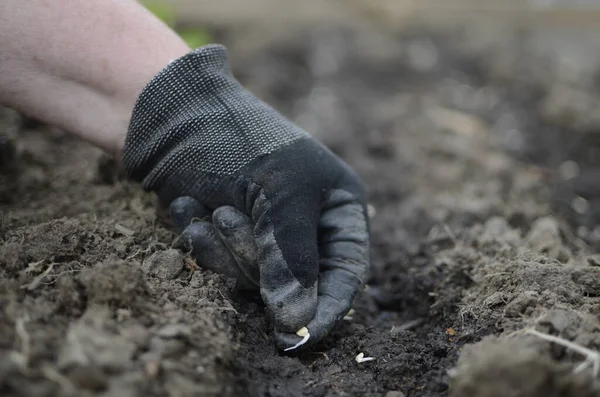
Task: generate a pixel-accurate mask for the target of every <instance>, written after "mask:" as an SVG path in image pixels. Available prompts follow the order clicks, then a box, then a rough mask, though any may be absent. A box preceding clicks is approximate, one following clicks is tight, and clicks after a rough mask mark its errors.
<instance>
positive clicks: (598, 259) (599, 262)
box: [585, 254, 600, 266]
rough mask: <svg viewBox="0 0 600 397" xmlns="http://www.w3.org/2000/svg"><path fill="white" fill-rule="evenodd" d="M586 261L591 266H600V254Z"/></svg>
mask: <svg viewBox="0 0 600 397" xmlns="http://www.w3.org/2000/svg"><path fill="white" fill-rule="evenodd" d="M585 259H586V261H587V263H588V264H589V265H590V266H600V254H597V255H590V256H588V257H587V258H585Z"/></svg>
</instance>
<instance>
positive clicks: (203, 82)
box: [123, 44, 238, 182]
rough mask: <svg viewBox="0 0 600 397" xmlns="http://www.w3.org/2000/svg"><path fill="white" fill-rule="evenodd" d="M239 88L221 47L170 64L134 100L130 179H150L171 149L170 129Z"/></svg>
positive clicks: (126, 160)
mask: <svg viewBox="0 0 600 397" xmlns="http://www.w3.org/2000/svg"><path fill="white" fill-rule="evenodd" d="M236 86H238V83H237V81H235V79H234V78H233V76H232V75H231V70H230V67H229V57H228V52H227V48H226V47H225V46H223V45H220V44H210V45H206V46H203V47H199V48H197V49H195V50H193V51H190V52H189V53H187V54H186V55H184V56H182V57H180V58H178V59H175V60H172V61H171V62H170V63H169V64H168V65H167V66H165V67H164V68H163V69H162V70H161V71H160V72H159V73H158V74H157V75H156V76H154V77H153V78H152V80H150V82H149V83H148V84H147V85H146V86H145V87H144V88H143V90H142V92H141V93H140V95H139V96H138V98H137V100H136V103H135V106H134V108H133V112H132V116H131V120H130V123H129V129H128V132H127V135H126V137H125V145H124V149H123V166H124V169H125V172H126V173H127V176H128V177H129V178H130V179H131V180H134V181H137V182H140V181H142V180H143V179H144V178H146V176H147V174H148V173H149V172H150V171H151V170H152V168H153V166H154V162H156V160H157V159H158V160H159V159H160V158H161V157H162V156H161V154H164V153H161V151H162V150H164V149H162V150H161V148H162V147H166V146H168V145H165V144H166V143H168V142H166V141H165V139H164V135H165V134H168V133H169V130H170V129H171V127H172V126H173V125H175V124H178V123H180V122H181V121H182V120H183V119H184V118H186V117H190V115H193V114H194V113H197V112H198V110H197V109H199V108H201V107H202V104H203V103H206V102H207V101H209V100H210V99H211V98H212V97H213V96H214V95H219V91H224V90H227V91H231V90H235V89H236V88H237V87H236ZM158 131H160V133H158ZM167 141H168V139H167ZM159 146H160V147H159Z"/></svg>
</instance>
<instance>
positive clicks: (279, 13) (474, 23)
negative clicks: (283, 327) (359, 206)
mask: <svg viewBox="0 0 600 397" xmlns="http://www.w3.org/2000/svg"><path fill="white" fill-rule="evenodd" d="M143 4H145V5H146V6H147V7H148V8H149V9H150V10H151V11H152V12H153V13H155V15H157V16H158V17H159V18H161V19H162V20H164V21H165V22H166V23H168V24H169V25H170V26H172V27H173V28H174V29H175V30H177V31H178V32H179V33H180V34H181V36H182V37H183V38H184V39H185V40H186V41H187V42H188V43H189V44H190V45H191V46H192V47H198V46H201V45H203V44H206V43H209V42H218V43H222V44H225V45H226V46H227V47H228V48H229V50H230V57H231V60H232V66H233V70H234V74H235V75H236V77H237V78H238V79H239V80H240V81H241V82H242V83H243V84H244V85H245V86H246V87H247V88H249V89H250V90H251V91H252V92H254V93H255V94H256V95H258V96H259V97H261V98H262V99H264V100H266V101H267V102H268V103H269V104H271V105H272V106H274V107H275V108H276V109H277V110H279V111H281V112H282V113H284V114H285V115H286V116H288V117H289V118H291V119H292V120H293V121H295V122H296V123H298V124H299V125H300V126H302V127H304V128H305V129H307V130H308V131H310V132H311V133H313V134H314V135H316V136H317V137H318V138H319V139H320V140H322V141H323V142H324V143H326V144H327V145H328V146H329V147H330V148H332V150H334V151H335V152H336V153H338V154H339V155H340V156H342V157H343V158H344V159H345V160H347V161H348V162H349V163H350V164H351V165H352V166H353V167H354V168H355V169H357V171H358V172H359V173H360V174H361V176H362V177H364V178H366V179H368V180H369V189H370V194H371V197H372V201H373V202H374V203H375V204H377V206H378V207H379V209H380V210H382V211H384V213H385V211H386V209H388V210H389V211H392V212H393V211H399V210H398V206H399V204H398V203H399V202H401V203H402V204H401V205H400V206H401V207H402V208H403V209H402V210H400V212H401V213H403V214H404V213H411V211H412V212H413V213H415V214H419V213H420V214H421V215H423V213H426V216H421V217H416V218H415V219H412V217H411V216H409V215H407V216H404V215H401V217H402V220H395V221H394V225H393V226H389V227H390V228H392V229H393V233H394V235H395V241H402V242H403V244H406V245H407V246H411V239H413V240H415V241H414V244H415V245H416V244H417V242H416V239H418V238H421V237H420V236H422V235H423V233H426V231H427V230H429V229H428V228H430V227H431V224H434V223H435V222H446V223H449V224H453V222H454V224H455V225H456V226H457V227H465V226H468V225H470V224H472V223H473V222H476V221H483V220H485V219H486V217H489V215H490V212H491V213H492V214H493V213H496V212H498V211H500V210H498V208H504V210H503V211H504V213H502V215H503V216H506V217H507V218H508V219H520V218H528V219H525V220H522V221H523V222H522V223H523V225H528V224H529V223H530V222H531V221H532V220H533V219H535V216H537V215H539V213H540V211H542V210H541V209H536V208H535V207H539V205H538V204H532V205H531V207H532V208H529V209H526V210H525V209H524V210H523V211H522V212H523V214H520V215H519V214H517V215H515V214H514V212H515V210H514V208H513V207H511V205H512V204H514V205H516V207H519V205H521V204H522V205H525V204H524V202H523V203H520V202H516V203H512V204H511V203H510V202H509V201H510V199H511V197H512V199H515V197H521V196H520V195H519V194H516V193H514V189H515V183H517V182H515V178H518V177H520V176H518V175H522V174H523V172H530V171H531V170H533V171H531V172H533V173H535V174H536V175H537V176H538V177H539V178H542V179H543V180H544V181H545V183H547V186H548V187H549V192H548V195H549V197H550V200H551V202H552V204H553V208H552V211H554V212H555V213H556V214H560V216H561V217H562V218H563V219H566V220H567V221H568V222H570V223H571V225H572V226H573V230H575V233H576V234H577V236H578V237H579V238H581V239H583V240H584V241H585V242H587V243H589V244H591V245H592V246H593V247H596V248H597V249H598V248H600V226H599V224H600V183H598V181H600V114H599V109H600V72H599V68H598V65H599V61H600V2H598V1H593V0H504V1H492V0H437V1H436V0H344V1H341V0H301V1H299V0H298V1H296V0H220V1H206V0H170V1H159V0H146V1H143ZM498 151H500V152H501V153H508V154H509V155H510V156H511V158H512V159H514V160H516V161H518V162H520V163H521V164H522V167H523V168H522V169H510V170H501V171H502V172H505V173H507V174H512V176H510V177H504V176H502V175H500V176H497V174H498V173H499V170H498V169H496V168H494V167H496V166H497V164H496V165H494V163H493V162H491V161H492V160H490V159H493V158H494V157H493V155H492V154H494V153H497V152H498ZM490 153H492V154H490ZM474 164H477V166H481V165H482V164H483V167H484V168H485V167H487V168H488V169H487V171H482V172H481V174H480V175H477V173H476V172H474V171H472V170H469V169H468V167H473V166H474ZM477 166H475V167H477ZM453 167H454V168H456V167H463V168H462V169H461V170H459V171H455V172H454V173H452V172H450V171H449V170H451V169H454V168H453ZM465 167H466V168H465ZM524 170H527V171H524ZM490 174H493V175H495V177H497V178H499V179H500V182H497V183H496V185H498V184H499V185H500V187H498V186H496V185H494V186H492V187H490V186H491V185H493V184H491V182H489V180H490V176H489V175H490ZM500 174H501V173H500ZM478 178H479V181H478ZM502 178H504V179H506V180H503V179H502ZM511 178H512V179H511ZM424 181H428V182H429V183H424ZM507 181H509V182H507ZM466 183H473V186H472V187H471V188H470V187H469V186H470V185H465V184H466ZM488 185H490V186H488ZM532 186H533V185H532ZM528 188H530V187H528ZM529 194H530V195H531V194H533V193H531V192H529ZM411 199H413V200H415V201H419V204H415V208H413V207H411V205H412V204H410V203H411ZM399 200H401V201H399ZM423 200H429V201H430V202H423ZM498 200H504V203H498ZM515 200H516V199H515ZM516 207H515V208H516ZM507 208H510V211H512V212H511V213H507V212H510V211H509V210H508V209H507ZM517 212H518V211H517ZM394 214H396V215H397V212H396V213H393V214H390V216H391V218H390V219H393V217H394V216H395V215H394ZM511 217H512V218H511ZM519 217H520V218H519ZM417 218H418V219H417ZM451 218H453V219H451ZM424 219H429V220H430V221H429V222H424ZM515 222H516V221H515ZM378 227H379V226H377V225H375V228H376V231H375V233H376V234H377V233H378V232H377V228H378ZM381 227H382V228H385V227H388V226H385V225H383V226H381ZM408 229H410V230H412V232H411V233H406V234H403V233H404V232H403V230H408Z"/></svg>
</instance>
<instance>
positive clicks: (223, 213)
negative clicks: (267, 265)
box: [212, 206, 260, 287]
mask: <svg viewBox="0 0 600 397" xmlns="http://www.w3.org/2000/svg"><path fill="white" fill-rule="evenodd" d="M212 219H213V225H214V227H215V230H216V231H217V233H218V234H219V236H220V237H221V240H222V241H223V243H224V244H225V245H226V246H227V248H229V251H230V252H231V254H232V255H233V257H234V258H235V260H236V262H237V264H238V267H239V268H240V270H241V271H242V272H243V273H244V274H245V275H246V277H247V278H248V279H249V280H251V281H252V282H253V283H254V284H255V285H256V286H257V287H258V286H259V285H260V269H259V266H258V248H257V247H256V240H255V239H254V222H253V221H252V219H250V217H249V216H247V215H246V214H244V213H243V212H241V211H239V210H238V209H236V208H234V207H230V206H223V207H219V208H217V209H216V210H215V211H214V212H213V216H212Z"/></svg>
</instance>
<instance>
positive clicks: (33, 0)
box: [0, 0, 190, 160]
mask: <svg viewBox="0 0 600 397" xmlns="http://www.w3.org/2000/svg"><path fill="white" fill-rule="evenodd" d="M189 51H190V48H189V46H188V45H187V44H186V43H185V42H184V41H183V40H182V39H181V38H180V37H179V36H178V35H177V34H176V33H175V32H174V31H172V30H171V29H170V28H169V27H168V26H166V25H165V24H164V23H163V22H162V21H160V20H159V19H158V18H156V17H155V16H154V15H153V14H152V13H150V12H149V11H148V10H147V9H146V8H144V7H143V6H142V5H141V4H139V3H138V2H137V1H135V0H27V1H23V0H2V1H0V103H1V104H2V105H4V106H7V107H10V108H13V109H15V110H18V111H19V112H21V113H22V114H25V115H27V116H29V117H32V118H35V119H37V120H40V121H42V122H45V123H47V124H50V125H54V126H57V127H59V128H61V129H62V130H64V131H66V132H68V133H71V134H73V135H75V136H77V137H79V138H81V139H83V140H85V141H87V142H89V143H91V144H93V145H95V146H97V147H100V148H102V149H104V150H105V151H106V152H108V153H110V154H112V155H114V156H115V157H116V158H117V159H119V160H120V158H121V153H122V150H123V145H124V142H125V135H126V133H127V129H128V125H129V120H130V117H131V113H132V111H133V107H134V105H135V101H136V99H137V97H138V95H139V94H140V92H141V91H142V89H143V88H144V86H145V85H146V84H147V83H148V82H149V81H150V80H151V79H152V78H153V77H154V76H155V75H156V74H157V73H158V72H159V71H160V70H161V69H163V68H164V67H165V66H166V65H167V64H168V63H169V62H170V61H171V60H173V59H176V58H179V57H181V56H183V55H185V54H186V53H188V52H189Z"/></svg>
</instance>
